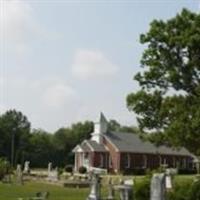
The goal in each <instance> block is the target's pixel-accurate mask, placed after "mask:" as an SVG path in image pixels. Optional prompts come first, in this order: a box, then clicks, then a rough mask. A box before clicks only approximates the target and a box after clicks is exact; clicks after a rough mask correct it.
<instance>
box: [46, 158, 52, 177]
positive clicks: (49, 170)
mask: <svg viewBox="0 0 200 200" xmlns="http://www.w3.org/2000/svg"><path fill="white" fill-rule="evenodd" d="M51 170H52V163H51V162H49V163H48V168H47V176H48V177H49V176H50V173H51Z"/></svg>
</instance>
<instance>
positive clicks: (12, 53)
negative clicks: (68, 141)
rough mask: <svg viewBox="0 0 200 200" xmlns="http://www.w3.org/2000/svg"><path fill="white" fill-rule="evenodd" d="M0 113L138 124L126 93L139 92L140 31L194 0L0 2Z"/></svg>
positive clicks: (42, 121)
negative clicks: (10, 111) (12, 111)
mask: <svg viewBox="0 0 200 200" xmlns="http://www.w3.org/2000/svg"><path fill="white" fill-rule="evenodd" d="M0 2H1V4H0V5H1V7H0V17H1V18H0V113H3V112H4V111H5V110H7V109H10V108H15V109H17V110H20V111H22V112H23V113H24V114H25V115H26V116H27V117H28V119H29V120H30V121H31V122H32V126H33V127H34V128H42V129H45V130H48V131H55V130H56V129H57V128H59V127H62V126H68V125H70V124H71V123H75V122H77V121H82V120H86V119H88V120H93V121H95V120H96V119H97V117H98V115H99V112H100V111H103V112H104V113H105V115H106V116H107V118H108V119H110V118H114V119H116V120H118V121H119V122H121V123H122V124H127V125H130V124H132V125H136V119H135V115H134V114H133V113H129V111H128V110H127V108H126V95H127V94H128V93H130V92H132V91H136V90H137V89H138V86H137V83H136V82H134V81H133V75H134V74H135V73H136V72H138V71H139V70H140V67H139V66H140V58H141V54H142V51H143V49H144V47H143V46H142V45H140V43H139V35H140V34H141V33H144V32H146V31H147V30H148V28H149V23H150V22H151V21H152V20H153V19H155V18H156V19H164V20H165V19H168V18H171V17H173V16H175V15H176V13H177V12H180V11H181V9H182V8H183V7H185V8H188V9H190V10H192V11H195V12H199V10H200V6H199V5H200V3H199V1H197V0H196V1H195V0H179V1H174V0H162V1H159V0H132V1H131V0H129V1H128V0H123V1H122V0H118V1H117V0H110V1H105V0H102V1H100V0H99V1H97V0H96V1H95V0H94V1H89V0H87V1H86V0H82V1H81V0H80V1H76V0H74V1H72V0H71V1H68V0H40V1H39V0H32V1H28V0H26V1H25V0H24V1H23V0H0Z"/></svg>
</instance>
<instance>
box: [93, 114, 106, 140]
mask: <svg viewBox="0 0 200 200" xmlns="http://www.w3.org/2000/svg"><path fill="white" fill-rule="evenodd" d="M107 131H108V121H107V119H106V117H105V116H104V114H103V113H102V112H101V113H100V118H99V121H98V122H96V123H95V125H94V132H93V133H92V138H91V140H94V141H96V142H97V143H99V144H100V143H102V138H103V134H106V133H107Z"/></svg>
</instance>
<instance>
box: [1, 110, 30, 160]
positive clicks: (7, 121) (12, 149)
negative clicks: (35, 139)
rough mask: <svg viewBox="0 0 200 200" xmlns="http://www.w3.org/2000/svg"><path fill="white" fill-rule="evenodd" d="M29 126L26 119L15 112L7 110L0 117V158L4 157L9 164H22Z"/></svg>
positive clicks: (26, 146)
mask: <svg viewBox="0 0 200 200" xmlns="http://www.w3.org/2000/svg"><path fill="white" fill-rule="evenodd" d="M30 127H31V124H30V122H29V121H28V119H27V117H26V116H25V115H23V114H22V113H21V112H19V111H16V110H8V111H7V112H5V113H4V114H2V115H1V116H0V134H1V145H0V148H1V150H0V153H1V155H0V156H3V157H6V158H7V159H8V160H10V161H11V164H14V163H17V162H23V157H24V152H25V151H26V149H27V148H28V144H29V142H28V140H29V136H30Z"/></svg>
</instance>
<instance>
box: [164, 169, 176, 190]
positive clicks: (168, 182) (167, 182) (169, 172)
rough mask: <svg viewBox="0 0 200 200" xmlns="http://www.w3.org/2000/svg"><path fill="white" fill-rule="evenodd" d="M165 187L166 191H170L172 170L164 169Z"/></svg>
mask: <svg viewBox="0 0 200 200" xmlns="http://www.w3.org/2000/svg"><path fill="white" fill-rule="evenodd" d="M165 174H166V177H165V185H166V189H168V190H170V189H172V175H173V174H174V171H173V169H166V173H165Z"/></svg>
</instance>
